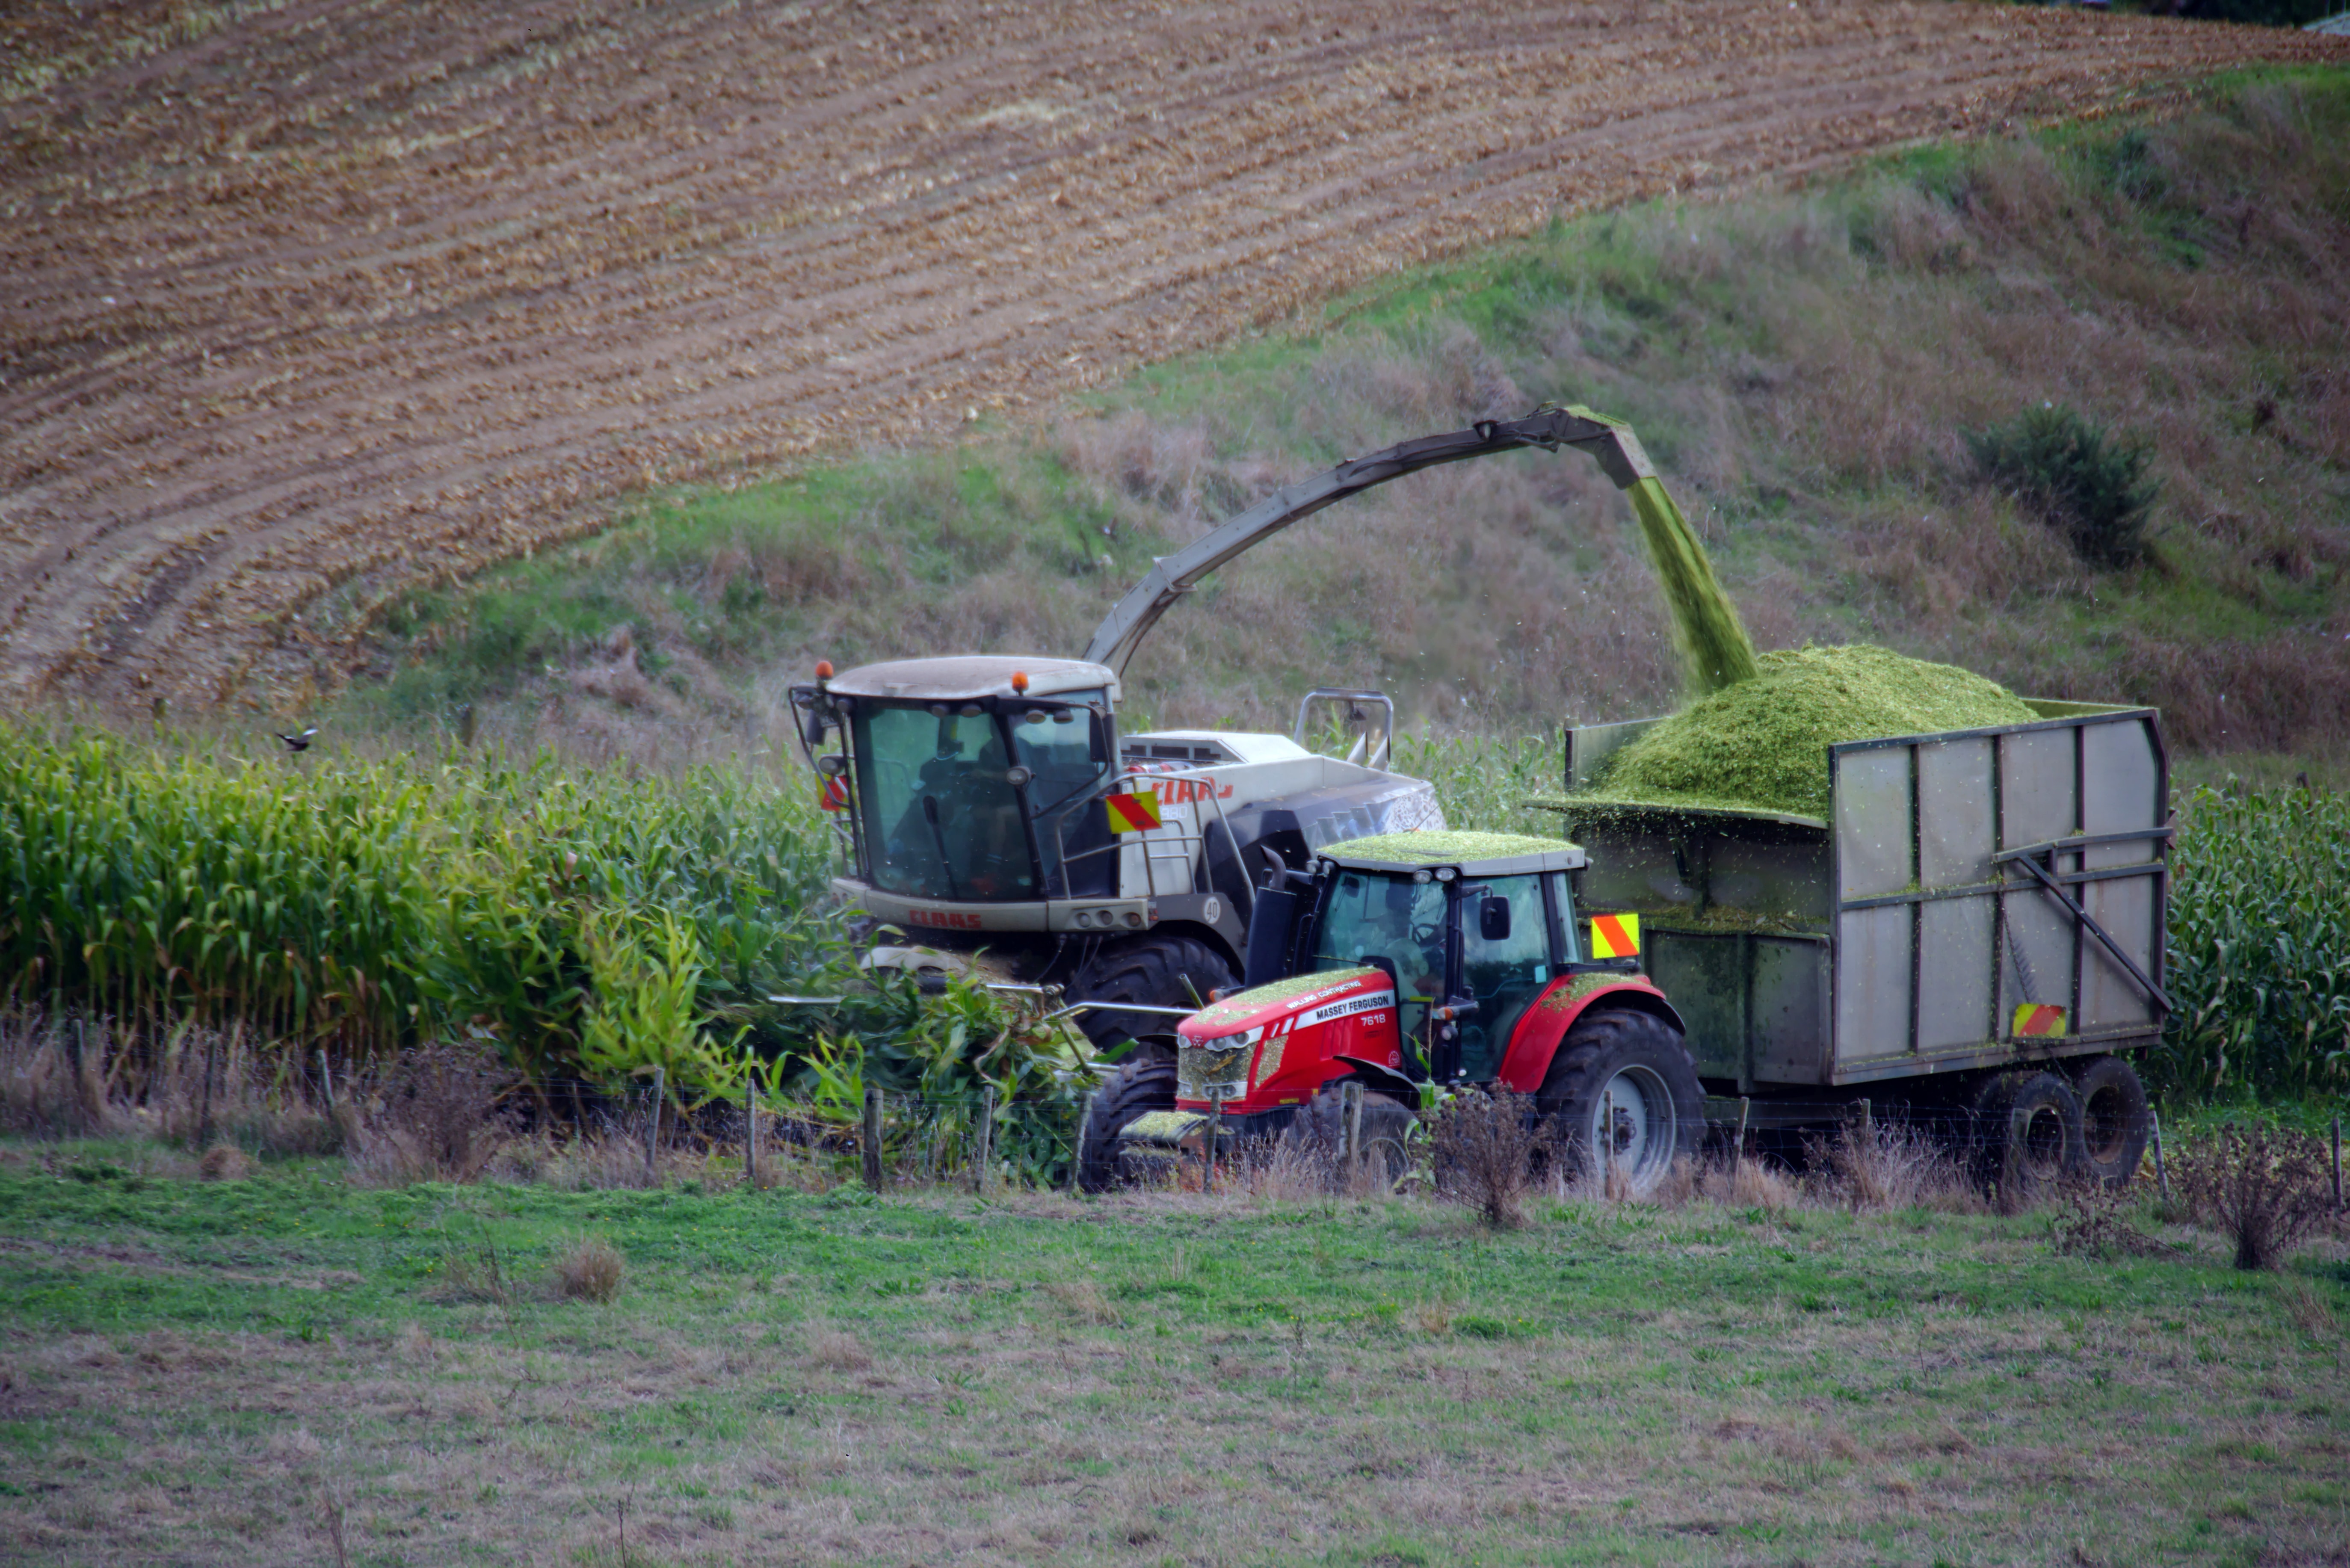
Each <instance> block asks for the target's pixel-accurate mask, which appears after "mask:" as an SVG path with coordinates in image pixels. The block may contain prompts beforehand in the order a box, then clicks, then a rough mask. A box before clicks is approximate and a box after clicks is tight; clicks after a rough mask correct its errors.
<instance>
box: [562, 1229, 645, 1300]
mask: <svg viewBox="0 0 2350 1568" xmlns="http://www.w3.org/2000/svg"><path fill="white" fill-rule="evenodd" d="M627 1275H628V1263H627V1261H626V1260H624V1259H623V1258H622V1257H621V1256H620V1252H619V1248H617V1247H615V1246H613V1245H612V1243H610V1242H609V1241H605V1240H604V1239H603V1238H602V1237H600V1236H589V1237H586V1238H584V1239H582V1240H580V1241H576V1242H574V1243H573V1244H572V1245H571V1247H570V1248H569V1249H568V1250H567V1251H565V1252H564V1253H563V1255H562V1256H561V1257H558V1258H557V1259H556V1260H555V1292H556V1294H557V1295H559V1296H561V1297H563V1298H564V1300H566V1301H582V1302H596V1303H604V1302H608V1301H610V1300H612V1299H613V1298H614V1297H615V1296H617V1295H619V1293H620V1285H621V1283H622V1282H623V1281H624V1280H625V1279H626V1278H627Z"/></svg>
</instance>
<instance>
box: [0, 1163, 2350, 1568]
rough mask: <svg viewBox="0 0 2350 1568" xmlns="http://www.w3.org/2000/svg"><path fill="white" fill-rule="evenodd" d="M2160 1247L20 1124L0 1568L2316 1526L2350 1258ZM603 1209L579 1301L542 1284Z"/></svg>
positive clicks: (2155, 1556)
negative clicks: (158, 1139)
mask: <svg viewBox="0 0 2350 1568" xmlns="http://www.w3.org/2000/svg"><path fill="white" fill-rule="evenodd" d="M2144 1218H2145V1217H2144V1216H2140V1219H2141V1220H2144ZM2146 1222H2147V1223H2149V1224H2151V1221H2150V1220H2148V1221H2146ZM2156 1228H2157V1229H2158V1230H2159V1231H2160V1232H2161V1235H2162V1237H2163V1239H2164V1241H2165V1242H2166V1245H2165V1246H2164V1248H2163V1250H2162V1252H2161V1255H2159V1256H2158V1257H2154V1258H2147V1259H2137V1260H2121V1261H2100V1260H2098V1259H2095V1258H2088V1257H2077V1258H2076V1257H2065V1256H2060V1255H2057V1254H2056V1253H2055V1252H2054V1251H2052V1249H2051V1247H2050V1244H2049V1233H2048V1222H2047V1218H2046V1217H2045V1216H2044V1215H2026V1216H2022V1217H2018V1218H2011V1219H2000V1218H1996V1217H1992V1216H1989V1215H1982V1214H1948V1213H1939V1212H1934V1211H1930V1210H1902V1211H1897V1212H1891V1213H1877V1214H1854V1213H1851V1212H1849V1211H1844V1210H1824V1209H1808V1208H1772V1207H1761V1206H1758V1207H1749V1208H1726V1207H1720V1206H1716V1205H1713V1204H1710V1203H1698V1204H1694V1205H1692V1206H1690V1207H1687V1208H1682V1209H1679V1210H1658V1209H1648V1208H1638V1207H1619V1206H1598V1205H1575V1204H1550V1205H1546V1206H1541V1205H1538V1206H1537V1212H1536V1215H1535V1217H1534V1220H1533V1222H1532V1223H1530V1224H1529V1225H1528V1226H1527V1227H1526V1228H1525V1229H1523V1231H1516V1232H1509V1233H1500V1234H1496V1233H1491V1232H1487V1231H1482V1230H1481V1229H1479V1228H1477V1227H1476V1226H1475V1225H1474V1224H1473V1223H1472V1222H1471V1221H1470V1220H1468V1219H1467V1218H1466V1217H1465V1216H1464V1214H1463V1212H1462V1211H1461V1210H1454V1209H1447V1208H1440V1207H1434V1206H1429V1205H1424V1204H1421V1203H1418V1202H1404V1201H1398V1202H1393V1203H1381V1204H1375V1205H1352V1204H1348V1205H1295V1204H1282V1203H1273V1202H1266V1201H1263V1200H1257V1199H1243V1198H1227V1199H1179V1198H1166V1197H1159V1198H1140V1199H1130V1200H1121V1201H1118V1202H1115V1203H1100V1204H1089V1205H1072V1204H1067V1203H1066V1202H1063V1201H1061V1200H1055V1199H1014V1200H1010V1201H1007V1202H1003V1203H995V1204H990V1203H979V1202H975V1201H973V1200H972V1199H968V1198H954V1197H951V1196H914V1197H909V1198H903V1199H882V1200H875V1199H871V1198H869V1197H868V1196H866V1195H863V1194H861V1193H858V1192H854V1191H847V1190H843V1191H837V1192H835V1193H833V1194H831V1195H829V1196H810V1195H795V1194H750V1193H745V1192H741V1191H734V1192H728V1193H720V1192H709V1191H702V1192H696V1191H690V1190H685V1189H669V1190H663V1191H648V1192H625V1191H608V1192H578V1193H558V1192H548V1191H545V1190H542V1189H523V1188H504V1187H485V1188H479V1189H451V1188H435V1187H420V1188H411V1189H399V1190H366V1189H353V1188H351V1187H349V1186H348V1185H347V1184H345V1183H344V1182H343V1181H342V1180H341V1179H339V1172H338V1168H336V1167H334V1166H332V1165H322V1164H315V1163H307V1162H290V1163H287V1164H284V1165H277V1166H269V1167H264V1168H262V1169H261V1170H260V1172H259V1173H258V1174H257V1175H255V1176H254V1177H253V1178H251V1179H245V1180H238V1181H220V1182H212V1183H199V1182H192V1181H189V1180H186V1179H182V1176H181V1175H180V1174H177V1173H175V1172H174V1171H172V1170H171V1169H168V1168H161V1167H160V1166H158V1165H157V1164H156V1163H155V1157H154V1156H153V1155H152V1153H151V1152H149V1153H146V1154H142V1153H141V1152H140V1151H139V1150H136V1149H131V1148H127V1147H115V1146H95V1145H90V1146H85V1145H49V1146H43V1147H27V1146H23V1145H6V1144H0V1376H5V1382H0V1388H5V1394H4V1395H0V1397H5V1400H6V1405H5V1412H0V1488H5V1493H6V1495H7V1498H8V1506H7V1507H5V1509H0V1542H5V1544H0V1554H5V1555H8V1556H10V1557H18V1556H22V1557H25V1558H27V1559H38V1560H42V1561H48V1562H60V1563H130V1562H144V1561H154V1560H156V1559H157V1558H158V1557H159V1556H160V1555H161V1554H164V1553H167V1552H168V1553H169V1554H170V1555H171V1556H172V1559H173V1560H174V1561H180V1562H187V1563H215V1562H219V1563H226V1562H235V1563H297V1562H298V1563H316V1562H321V1561H328V1562H332V1561H347V1562H349V1563H364V1564H390V1563H426V1562H452V1561H471V1560H484V1561H489V1560H494V1561H502V1562H519V1561H529V1562H545V1563H557V1562H562V1563H623V1562H626V1563H714V1562H739V1561H746V1560H753V1559H770V1560H777V1561H793V1562H810V1563H816V1562H881V1561H889V1562H910V1561H939V1560H943V1559H946V1558H950V1557H951V1558H954V1559H955V1560H957V1561H963V1562H976V1563H1096V1562H1118V1563H1135V1562H1142V1563H1160V1562H1166V1563H1191V1562H1216V1563H1390V1564H1392V1563H1428V1564H1435V1563H1462V1562H1514V1563H1593V1562H1616V1563H1752V1562H1756V1561H1768V1562H1774V1563H1776V1562H1786V1561H1793V1560H1798V1559H1800V1560H1802V1561H1806V1562H1811V1563H1885V1562H1912V1563H1935V1562H1942V1563H2025V1562H2029V1563H2047V1562H2056V1561H2074V1562H2079V1561H2087V1562H2100V1563H2125V1562H2128V1563H2211V1562H2241V1563H2254V1562H2263V1563H2303V1562H2306V1563H2317V1562H2322V1561H2324V1560H2325V1553H2327V1552H2331V1551H2333V1550H2334V1549H2335V1548H2336V1547H2338V1544H2339V1542H2340V1541H2341V1540H2342V1539H2343V1534H2344V1531H2345V1521H2350V1492H2345V1487H2344V1481H2343V1459H2342V1456H2343V1455H2344V1454H2345V1452H2350V1367H2345V1362H2344V1359H2343V1354H2344V1353H2343V1340H2342V1335H2341V1327H2340V1324H2341V1322H2342V1320H2343V1315H2344V1314H2345V1313H2350V1277H2345V1275H2344V1274H2343V1272H2342V1270H2343V1267H2344V1265H2343V1264H2342V1262H2340V1261H2339V1255H2340V1248H2339V1245H2338V1244H2334V1243H2329V1244H2327V1245H2326V1246H2325V1247H2323V1248H2321V1249H2320V1250H2319V1251H2314V1252H2312V1253H2309V1254H2306V1255H2305V1256H2304V1257H2303V1260H2302V1261H2301V1262H2299V1263H2298V1264H2297V1265H2295V1267H2294V1268H2293V1270H2292V1271H2290V1272H2287V1273H2284V1274H2282V1275H2278V1276H2245V1275H2237V1274H2234V1273H2232V1272H2230V1271H2229V1270H2228V1269H2227V1268H2226V1267H2225V1261H2226V1260H2225V1254H2224V1252H2222V1251H2220V1248H2219V1245H2218V1243H2217V1242H2216V1241H2214V1240H2213V1239H2212V1238H2210V1237H2208V1236H2204V1235H2202V1234H2200V1233H2199V1232H2195V1231H2188V1230H2185V1229H2181V1228H2176V1227H2168V1228H2165V1227H2156ZM583 1238H593V1239H596V1240H599V1241H604V1242H606V1243H608V1245H609V1246H611V1247H612V1248H614V1249H615V1250H617V1251H618V1253H619V1257H620V1260H621V1262H622V1266H623V1269H624V1275H623V1278H622V1282H621V1283H620V1286H619V1293H618V1294H617V1296H615V1297H614V1299H612V1300H611V1301H609V1302H608V1303H601V1304H599V1303H598V1302H597V1301H595V1300H594V1299H592V1298H591V1297H588V1296H571V1297H567V1296H565V1295H564V1294H563V1293H562V1287H561V1284H560V1279H561V1273H560V1269H561V1266H563V1265H564V1264H566V1263H567V1262H569V1263H571V1264H572V1265H573V1266H574V1268H575V1276H576V1267H577V1248H578V1245H579V1243H580V1242H581V1241H582V1239H583ZM574 1288H575V1289H579V1288H582V1287H581V1286H579V1285H577V1284H575V1287H574Z"/></svg>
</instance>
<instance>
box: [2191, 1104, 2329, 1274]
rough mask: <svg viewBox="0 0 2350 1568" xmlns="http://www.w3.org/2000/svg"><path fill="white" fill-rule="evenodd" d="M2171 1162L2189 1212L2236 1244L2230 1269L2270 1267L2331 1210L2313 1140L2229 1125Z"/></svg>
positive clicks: (2326, 1181)
mask: <svg viewBox="0 0 2350 1568" xmlns="http://www.w3.org/2000/svg"><path fill="white" fill-rule="evenodd" d="M2174 1164H2175V1165H2176V1167H2177V1169H2178V1193H2179V1198H2180V1200H2181V1201H2182V1202H2183V1203H2184V1204H2185V1206H2186V1208H2187V1210H2188V1212H2189V1213H2190V1214H2192V1215H2194V1216H2195V1217H2196V1218H2197V1219H2199V1220H2203V1221H2204V1222H2205V1223H2207V1224H2210V1225H2212V1226H2215V1227H2217V1228H2218V1229H2219V1231H2220V1232H2221V1233H2222V1234H2223V1235H2225V1236H2227V1237H2228V1238H2229V1239H2230V1241H2234V1242H2235V1244H2236V1259H2235V1262H2236V1267H2238V1268H2240V1269H2248V1270H2249V1269H2273V1268H2275V1267H2276V1266H2277V1265H2278V1264H2279V1263H2281V1262H2283V1261H2284V1260H2285V1258H2286V1257H2288V1256H2289V1255H2290V1254H2291V1253H2292V1252H2293V1249H2294V1248H2296V1247H2298V1246H2300V1245H2301V1243H2302V1242H2303V1241H2304V1240H2306V1239H2307V1238H2308V1236H2309V1235H2310V1233H2311V1232H2312V1231H2316V1230H2317V1229H2318V1228H2319V1227H2321V1226H2323V1225H2324V1224H2325V1223H2326V1222H2327V1221H2328V1220H2331V1219H2332V1218H2333V1215H2334V1195H2333V1190H2332V1186H2331V1182H2330V1179H2329V1178H2328V1175H2327V1172H2326V1165H2325V1156H2324V1152H2323V1151H2322V1149H2321V1148H2320V1147H2319V1146H2318V1140H2317V1139H2315V1138H2314V1137H2308V1136H2306V1135H2304V1134H2300V1133H2290V1132H2283V1131H2280V1130H2277V1129H2274V1128H2270V1127H2252V1128H2250V1129H2246V1128H2243V1127H2237V1126H2236V1125H2235V1124H2234V1123H2232V1122H2230V1124H2229V1125H2227V1126H2226V1127H2221V1128H2220V1130H2219V1131H2218V1132H2217V1133H2215V1134H2214V1135H2212V1136H2211V1137H2209V1138H2207V1139H2205V1140H2203V1141H2202V1142H2200V1143H2196V1144H2190V1145H2189V1146H2188V1147H2186V1148H2185V1149H2182V1150H2181V1151H2180V1152H2179V1155H2178V1159H2177V1160H2176V1161H2174Z"/></svg>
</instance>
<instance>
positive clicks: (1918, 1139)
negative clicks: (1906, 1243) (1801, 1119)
mask: <svg viewBox="0 0 2350 1568" xmlns="http://www.w3.org/2000/svg"><path fill="white" fill-rule="evenodd" d="M1805 1154H1806V1158H1805V1162H1804V1163H1805V1164H1806V1165H1807V1166H1809V1167H1810V1168H1811V1171H1812V1173H1813V1174H1812V1177H1811V1181H1810V1185H1812V1186H1813V1187H1814V1189H1816V1190H1817V1191H1818V1194H1819V1196H1820V1197H1821V1198H1822V1199H1824V1200H1825V1201H1828V1202H1834V1203H1841V1204H1843V1205H1845V1206H1846V1207H1848V1208H1850V1209H1851V1210H1853V1212H1855V1213H1856V1214H1857V1213H1865V1212H1868V1211H1871V1210H1887V1209H1914V1208H1919V1207H1922V1206H1924V1205H1926V1204H1928V1203H1929V1202H1932V1201H1934V1200H1936V1199H1941V1200H1944V1201H1947V1200H1948V1199H1950V1198H1952V1197H1954V1196H1956V1195H1958V1194H1960V1193H1964V1192H1966V1191H1968V1190H1969V1183H1968V1180H1967V1174H1966V1172H1965V1171H1964V1170H1963V1169H1962V1168H1960V1166H1959V1164H1958V1162H1957V1161H1956V1160H1955V1159H1953V1158H1951V1157H1950V1153H1949V1152H1948V1150H1946V1149H1945V1148H1944V1147H1942V1145H1940V1144H1939V1143H1938V1142H1936V1141H1935V1140H1934V1138H1933V1137H1931V1136H1929V1134H1928V1133H1926V1132H1924V1131H1922V1130H1921V1129H1919V1128H1917V1127H1904V1126H1902V1125H1900V1124H1898V1123H1894V1122H1879V1121H1874V1120H1872V1121H1866V1122H1858V1121H1856V1122H1854V1123H1852V1124H1851V1125H1849V1126H1846V1127H1843V1128H1841V1129H1839V1130H1838V1131H1837V1132H1836V1134H1835V1136H1834V1137H1829V1138H1810V1139H1806V1140H1805Z"/></svg>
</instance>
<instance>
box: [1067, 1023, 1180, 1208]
mask: <svg viewBox="0 0 2350 1568" xmlns="http://www.w3.org/2000/svg"><path fill="white" fill-rule="evenodd" d="M1174 1108H1175V1060H1174V1058H1173V1057H1171V1056H1162V1055H1160V1054H1158V1053H1157V1052H1151V1053H1149V1054H1145V1055H1141V1056H1137V1057H1136V1058H1135V1059H1134V1060H1133V1061H1131V1062H1128V1063H1125V1064H1122V1065H1120V1066H1119V1067H1118V1070H1117V1071H1116V1072H1114V1073H1112V1074H1111V1075H1109V1076H1108V1077H1107V1079H1105V1080H1103V1083H1102V1086H1101V1087H1100V1088H1098V1089H1096V1090H1095V1091H1094V1096H1093V1098H1092V1099H1091V1100H1089V1101H1087V1104H1086V1121H1085V1126H1084V1127H1081V1128H1080V1129H1078V1132H1077V1186H1078V1188H1079V1189H1080V1190H1082V1191H1086V1192H1107V1191H1108V1190H1109V1189H1111V1188H1113V1187H1116V1186H1118V1184H1119V1182H1120V1181H1122V1180H1123V1179H1124V1173H1123V1172H1122V1171H1121V1170H1120V1169H1119V1168H1118V1134H1119V1133H1120V1132H1122V1131H1124V1130H1125V1128H1126V1125H1127V1123H1128V1122H1130V1121H1132V1120H1134V1118H1135V1117H1137V1116H1142V1115H1144V1114H1146V1113H1148V1112H1150V1111H1171V1110H1173V1109H1174Z"/></svg>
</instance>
